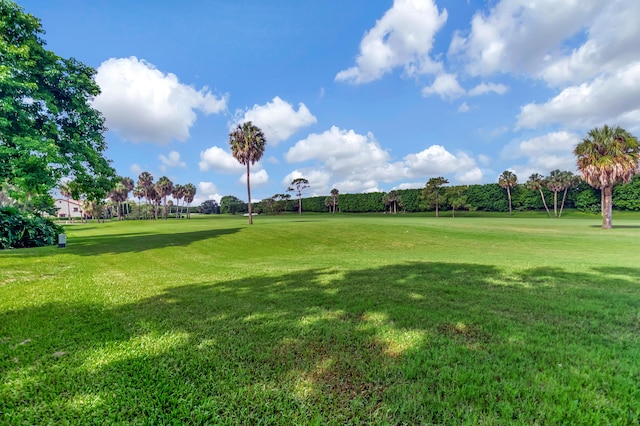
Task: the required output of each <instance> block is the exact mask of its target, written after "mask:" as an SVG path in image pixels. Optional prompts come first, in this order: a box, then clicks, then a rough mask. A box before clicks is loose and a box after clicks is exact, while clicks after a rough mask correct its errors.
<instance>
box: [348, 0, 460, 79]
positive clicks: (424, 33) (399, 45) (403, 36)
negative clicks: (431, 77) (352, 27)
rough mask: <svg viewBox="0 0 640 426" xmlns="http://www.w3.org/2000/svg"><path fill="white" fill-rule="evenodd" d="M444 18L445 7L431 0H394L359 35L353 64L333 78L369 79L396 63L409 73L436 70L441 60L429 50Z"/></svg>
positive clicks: (433, 71)
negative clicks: (361, 36) (440, 6)
mask: <svg viewBox="0 0 640 426" xmlns="http://www.w3.org/2000/svg"><path fill="white" fill-rule="evenodd" d="M446 20H447V11H446V10H443V11H442V13H440V12H439V11H438V7H437V5H436V4H435V2H434V1H433V0H395V1H394V3H393V6H392V7H391V9H389V10H388V11H387V12H386V13H385V14H384V16H383V17H382V18H381V19H379V20H378V21H377V22H376V24H375V26H374V27H373V28H371V29H370V30H369V31H368V32H367V33H366V34H365V35H364V37H363V38H362V41H361V42H360V53H359V54H358V56H357V58H356V66H354V67H351V68H348V69H346V70H343V71H340V72H339V73H338V74H337V75H336V80H337V81H347V82H350V83H354V84H362V83H368V82H371V81H374V80H378V79H379V78H381V77H382V76H383V75H384V74H386V73H388V72H391V71H392V70H393V69H394V68H397V67H404V70H405V72H406V73H407V74H408V75H417V74H431V73H435V72H437V71H439V70H440V69H441V68H442V64H441V63H439V62H435V61H433V60H432V59H431V58H430V57H429V52H430V51H431V49H432V47H433V41H434V37H435V35H436V33H437V32H438V31H439V30H440V29H441V28H442V26H443V25H444V23H445V22H446Z"/></svg>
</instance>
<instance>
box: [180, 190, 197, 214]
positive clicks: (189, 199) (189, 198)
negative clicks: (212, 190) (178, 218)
mask: <svg viewBox="0 0 640 426" xmlns="http://www.w3.org/2000/svg"><path fill="white" fill-rule="evenodd" d="M183 191H184V202H185V204H186V205H187V219H191V203H193V199H194V198H195V196H196V186H195V185H194V184H192V183H187V184H186V185H184V187H183Z"/></svg>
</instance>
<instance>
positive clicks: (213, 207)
mask: <svg viewBox="0 0 640 426" xmlns="http://www.w3.org/2000/svg"><path fill="white" fill-rule="evenodd" d="M198 211H199V212H200V213H202V214H220V206H219V205H218V203H217V202H216V200H206V201H205V202H203V203H202V204H200V207H199V208H198Z"/></svg>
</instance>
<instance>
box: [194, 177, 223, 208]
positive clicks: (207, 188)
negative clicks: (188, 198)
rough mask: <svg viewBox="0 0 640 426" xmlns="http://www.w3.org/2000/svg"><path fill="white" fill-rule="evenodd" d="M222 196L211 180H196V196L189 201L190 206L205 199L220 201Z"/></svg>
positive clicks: (197, 204) (196, 204) (199, 203)
mask: <svg viewBox="0 0 640 426" xmlns="http://www.w3.org/2000/svg"><path fill="white" fill-rule="evenodd" d="M221 198H222V196H221V195H220V194H218V187H217V186H216V185H215V184H214V183H213V182H198V185H196V196H195V197H194V199H193V202H192V203H191V205H192V206H199V205H201V204H202V203H203V202H204V201H206V200H216V202H217V203H220V199H221Z"/></svg>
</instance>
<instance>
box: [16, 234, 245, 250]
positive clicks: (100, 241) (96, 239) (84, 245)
mask: <svg viewBox="0 0 640 426" xmlns="http://www.w3.org/2000/svg"><path fill="white" fill-rule="evenodd" d="M239 230H240V228H228V229H211V230H204V231H193V232H168V233H165V234H162V233H157V232H154V233H144V232H131V233H120V234H108V235H97V236H88V237H74V238H68V239H67V246H66V248H65V249H64V250H65V252H68V253H72V254H76V255H80V256H95V255H100V254H104V253H114V254H119V253H138V252H142V251H146V250H152V249H159V248H163V247H174V246H187V245H189V244H191V243H194V242H196V241H202V240H208V239H211V238H218V237H221V236H224V235H230V234H234V233H236V232H238V231H239ZM56 250H57V249H56ZM11 255H12V256H13V257H22V256H25V257H31V256H33V253H31V252H27V251H24V250H22V249H21V250H16V251H12V252H11Z"/></svg>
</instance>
